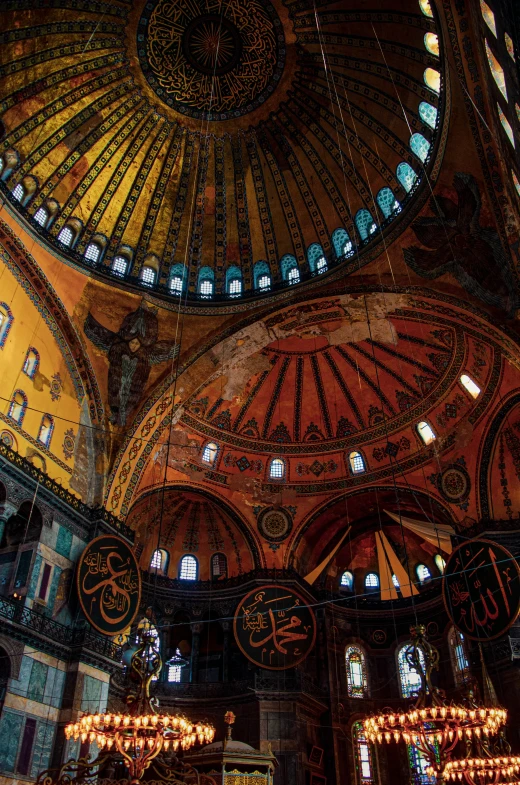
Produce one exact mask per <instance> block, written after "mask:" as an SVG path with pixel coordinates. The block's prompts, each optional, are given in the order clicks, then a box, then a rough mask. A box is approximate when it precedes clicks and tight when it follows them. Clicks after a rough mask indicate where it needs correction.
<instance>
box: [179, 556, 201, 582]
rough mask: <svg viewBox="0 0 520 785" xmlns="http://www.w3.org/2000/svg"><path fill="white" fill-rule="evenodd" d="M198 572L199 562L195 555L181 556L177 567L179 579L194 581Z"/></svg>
mask: <svg viewBox="0 0 520 785" xmlns="http://www.w3.org/2000/svg"><path fill="white" fill-rule="evenodd" d="M198 574H199V563H198V561H197V559H196V558H195V556H183V557H182V559H181V564H180V568H179V580H181V581H196V580H197V577H198Z"/></svg>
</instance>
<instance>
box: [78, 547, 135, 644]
mask: <svg viewBox="0 0 520 785" xmlns="http://www.w3.org/2000/svg"><path fill="white" fill-rule="evenodd" d="M77 587H78V595H79V601H80V604H81V608H82V610H83V613H84V614H85V616H86V617H87V619H88V621H89V622H90V624H92V626H93V627H94V628H95V629H96V630H98V632H102V633H103V634H104V635H118V634H119V633H121V632H123V631H124V630H126V629H127V628H128V627H130V625H131V624H132V622H133V620H134V618H135V615H136V613H137V611H138V609H139V602H140V600H141V574H140V572H139V567H138V565H137V562H136V559H135V556H134V553H133V551H132V550H131V548H130V546H129V545H128V544H127V543H126V542H125V541H124V540H122V539H121V538H120V537H115V536H114V535H112V534H104V535H102V536H101V537H97V538H96V539H95V540H92V542H91V543H90V544H89V545H87V547H86V548H85V550H84V551H83V553H82V554H81V557H80V560H79V564H78V571H77Z"/></svg>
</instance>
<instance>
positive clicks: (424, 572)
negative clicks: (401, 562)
mask: <svg viewBox="0 0 520 785" xmlns="http://www.w3.org/2000/svg"><path fill="white" fill-rule="evenodd" d="M415 574H416V575H417V579H418V580H419V583H420V584H421V586H423V585H424V584H425V583H428V581H431V579H432V576H431V572H430V570H429V569H428V567H427V566H426V564H418V565H417V567H416V568H415Z"/></svg>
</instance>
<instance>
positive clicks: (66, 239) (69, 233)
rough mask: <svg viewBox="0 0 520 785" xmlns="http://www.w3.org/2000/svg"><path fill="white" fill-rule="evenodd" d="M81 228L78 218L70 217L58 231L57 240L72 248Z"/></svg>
mask: <svg viewBox="0 0 520 785" xmlns="http://www.w3.org/2000/svg"><path fill="white" fill-rule="evenodd" d="M82 228H83V224H82V223H81V221H80V220H79V218H70V219H69V220H68V221H67V222H66V224H65V225H64V226H63V227H62V228H61V229H60V231H59V232H58V237H57V240H58V242H60V243H61V244H62V245H63V246H64V247H65V248H74V246H75V245H76V243H77V241H78V238H79V235H80V233H81V230H82Z"/></svg>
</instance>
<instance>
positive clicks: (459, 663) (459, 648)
mask: <svg viewBox="0 0 520 785" xmlns="http://www.w3.org/2000/svg"><path fill="white" fill-rule="evenodd" d="M448 645H449V647H450V658H451V667H452V668H453V678H454V679H455V685H456V686H457V687H461V686H462V685H463V684H465V682H466V681H467V680H468V678H469V675H470V667H469V659H468V652H467V648H466V639H465V638H464V635H463V634H462V633H461V632H459V631H458V630H457V629H455V627H452V628H451V630H450V631H449V633H448Z"/></svg>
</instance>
